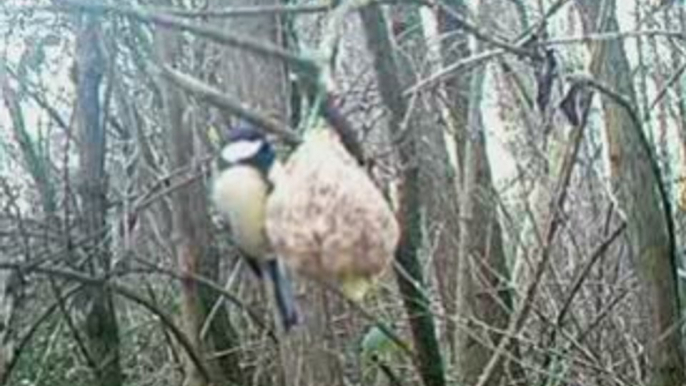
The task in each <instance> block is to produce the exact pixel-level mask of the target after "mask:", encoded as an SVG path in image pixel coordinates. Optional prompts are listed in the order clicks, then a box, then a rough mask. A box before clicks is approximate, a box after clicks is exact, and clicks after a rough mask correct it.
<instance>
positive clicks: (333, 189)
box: [265, 121, 400, 301]
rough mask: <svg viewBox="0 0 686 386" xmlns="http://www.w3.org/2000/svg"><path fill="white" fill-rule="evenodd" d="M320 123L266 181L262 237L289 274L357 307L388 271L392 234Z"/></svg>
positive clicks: (356, 169)
mask: <svg viewBox="0 0 686 386" xmlns="http://www.w3.org/2000/svg"><path fill="white" fill-rule="evenodd" d="M320 122H321V124H318V125H317V126H316V127H314V128H311V129H309V130H307V131H306V132H305V134H304V136H303V140H302V143H301V144H300V145H299V146H298V147H297V148H296V149H295V150H294V151H293V153H292V154H291V155H290V157H289V158H288V159H287V160H286V162H285V163H284V165H283V167H282V168H281V169H280V173H279V174H278V175H274V177H273V178H274V179H275V185H274V190H273V191H272V193H271V194H270V196H269V198H268V200H267V209H266V210H267V212H266V220H265V224H266V230H267V236H268V237H269V240H270V244H271V245H272V248H273V249H274V251H275V253H277V254H278V255H279V256H280V257H281V258H282V260H283V262H284V264H285V265H286V266H288V267H289V268H291V269H292V270H293V271H295V272H296V273H298V274H299V275H302V276H305V277H310V278H312V279H315V280H317V281H320V282H323V283H324V284H332V285H334V286H335V287H336V288H338V289H340V290H341V292H342V293H343V295H345V296H346V297H347V298H349V299H351V300H353V301H361V300H363V299H364V297H365V294H367V293H368V291H369V290H370V288H372V287H373V286H374V284H375V282H376V281H377V279H378V278H379V277H380V276H381V275H382V274H383V273H384V271H385V270H386V268H387V267H388V266H389V265H390V262H391V261H392V259H393V256H394V252H395V249H396V247H397V244H398V241H399V233H400V231H399V226H398V223H397V220H396V218H395V214H394V212H393V211H392V209H391V208H390V206H389V204H388V203H387V201H386V200H385V199H384V197H383V195H382V194H381V192H380V191H379V189H378V188H377V187H376V185H375V184H374V182H373V181H372V180H371V178H369V176H368V175H367V173H366V172H365V170H364V169H363V168H362V167H361V166H360V165H359V163H358V162H357V161H356V160H355V158H354V157H353V156H352V155H351V154H350V153H349V152H348V151H347V150H346V149H345V147H344V146H343V144H342V143H341V138H340V136H339V135H338V134H337V132H336V131H334V130H333V129H332V128H331V127H330V126H328V125H327V124H326V123H324V122H323V121H320Z"/></svg>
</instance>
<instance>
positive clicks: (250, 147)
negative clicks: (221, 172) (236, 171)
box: [221, 140, 263, 163]
mask: <svg viewBox="0 0 686 386" xmlns="http://www.w3.org/2000/svg"><path fill="white" fill-rule="evenodd" d="M262 144H263V142H262V141H260V140H256V141H236V142H234V143H230V144H228V145H226V146H225V147H224V149H223V150H222V153H221V155H222V158H223V159H224V160H225V161H227V162H229V163H235V162H238V161H242V160H244V159H247V158H250V157H253V156H254V155H255V154H257V152H258V151H260V147H262Z"/></svg>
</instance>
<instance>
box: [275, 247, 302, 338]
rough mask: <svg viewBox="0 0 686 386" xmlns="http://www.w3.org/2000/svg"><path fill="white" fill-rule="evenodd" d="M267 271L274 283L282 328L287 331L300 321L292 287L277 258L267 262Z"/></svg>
mask: <svg viewBox="0 0 686 386" xmlns="http://www.w3.org/2000/svg"><path fill="white" fill-rule="evenodd" d="M267 272H268V273H269V277H270V278H271V279H272V283H273V284H274V297H275V298H276V307H277V308H278V311H279V316H280V317H281V323H282V325H283V328H284V330H285V331H288V330H290V329H291V328H292V327H293V326H295V325H297V324H298V323H299V322H300V315H299V312H298V309H297V306H296V303H295V296H294V295H293V287H292V286H291V282H290V280H288V278H287V277H286V273H285V272H284V269H283V267H282V266H281V264H280V263H279V261H278V260H277V259H272V260H270V261H269V262H267Z"/></svg>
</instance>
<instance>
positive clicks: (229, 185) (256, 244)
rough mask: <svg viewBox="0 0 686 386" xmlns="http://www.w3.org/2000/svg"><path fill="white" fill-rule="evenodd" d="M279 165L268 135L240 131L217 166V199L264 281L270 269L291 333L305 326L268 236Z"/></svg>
mask: <svg viewBox="0 0 686 386" xmlns="http://www.w3.org/2000/svg"><path fill="white" fill-rule="evenodd" d="M275 166H278V160H277V159H276V153H275V151H274V147H273V146H272V145H271V144H270V143H269V142H268V141H267V138H266V137H265V135H264V134H263V133H261V132H260V131H258V130H257V129H256V128H255V127H253V126H251V125H250V124H247V123H242V124H241V125H239V126H237V127H234V128H233V129H232V130H231V132H230V134H229V138H228V142H227V144H226V145H225V146H224V148H223V149H222V150H221V153H220V156H219V159H218V162H217V171H216V173H215V175H214V178H213V181H212V188H211V199H212V202H213V204H214V206H215V207H216V208H217V210H218V211H219V212H220V213H221V215H222V217H223V218H224V219H225V220H226V221H228V223H229V226H230V228H231V232H232V236H233V241H234V243H235V245H236V246H237V247H238V249H239V250H240V251H241V253H242V254H243V255H244V256H245V258H246V262H247V263H248V265H249V266H250V267H251V269H252V270H253V272H254V273H255V274H256V275H257V276H258V277H259V278H263V277H264V271H265V270H266V272H267V274H268V275H269V277H270V279H271V280H272V282H273V285H274V296H275V298H276V305H277V308H278V312H279V314H280V318H281V322H282V325H283V327H284V330H286V331H288V330H290V329H291V328H292V327H293V326H294V325H296V324H297V323H298V322H299V314H298V311H297V307H296V303H295V300H294V296H293V290H292V287H291V283H290V281H289V280H288V278H287V276H286V272H285V268H284V266H282V265H281V262H280V261H279V260H278V259H277V257H276V255H274V253H273V250H272V248H271V246H270V243H269V240H268V238H267V235H266V233H265V208H266V202H267V199H268V197H269V194H270V192H271V191H272V189H273V183H272V182H271V181H270V179H269V174H270V171H271V170H272V169H273V168H274V167H275Z"/></svg>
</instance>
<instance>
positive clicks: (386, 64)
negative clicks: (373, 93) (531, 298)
mask: <svg viewBox="0 0 686 386" xmlns="http://www.w3.org/2000/svg"><path fill="white" fill-rule="evenodd" d="M360 15H361V18H362V23H363V26H364V30H365V33H366V38H367V47H368V49H369V51H370V52H371V53H372V56H373V58H374V71H375V74H376V78H377V82H378V84H379V91H380V93H381V98H382V100H383V102H384V104H385V105H386V107H387V108H388V109H389V111H390V112H391V117H390V122H389V128H390V132H391V135H398V134H399V133H400V132H401V130H402V122H403V121H404V119H405V114H406V112H407V103H406V101H405V100H404V99H403V96H402V90H403V88H402V87H403V85H409V84H410V82H411V81H412V79H411V77H409V76H404V77H403V79H405V80H406V83H403V82H401V78H400V77H401V74H403V75H407V71H403V69H402V67H401V65H399V63H398V62H397V61H396V58H395V57H394V55H392V54H391V53H392V52H393V47H392V45H391V40H390V38H389V33H388V24H387V22H386V18H385V17H384V15H383V13H382V11H381V8H379V6H378V5H371V6H368V7H366V8H364V9H363V10H361V11H360ZM422 132H425V131H424V130H422V126H421V123H420V120H419V119H417V117H413V119H411V120H410V128H409V133H408V137H409V138H410V139H409V140H408V141H403V142H404V143H402V144H401V145H399V146H398V154H399V157H400V162H401V164H402V168H403V176H402V182H401V187H400V197H401V198H400V203H399V206H400V208H399V212H400V214H399V217H400V226H401V235H400V243H399V245H398V249H397V251H396V261H397V263H398V266H399V267H400V268H401V269H400V270H399V271H398V272H397V273H396V278H397V282H398V287H399V288H400V293H401V295H402V297H403V302H404V304H405V309H406V311H407V314H408V318H409V322H410V329H411V331H412V336H413V339H414V344H415V355H416V358H415V360H416V364H417V368H418V369H419V373H420V376H421V378H422V380H423V382H424V384H425V385H426V386H443V385H445V374H444V367H443V357H442V355H441V351H440V347H439V344H438V340H437V337H436V328H435V321H434V317H433V315H432V313H431V309H430V307H429V299H428V298H427V296H426V287H425V285H424V278H423V275H422V271H421V264H420V262H419V256H418V254H419V251H420V248H421V246H422V229H421V228H422V226H421V210H422V207H421V181H420V169H419V167H418V166H417V164H418V162H417V161H418V151H419V150H418V144H419V142H420V141H421V136H420V135H419V133H422Z"/></svg>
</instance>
